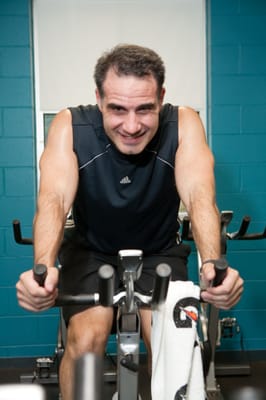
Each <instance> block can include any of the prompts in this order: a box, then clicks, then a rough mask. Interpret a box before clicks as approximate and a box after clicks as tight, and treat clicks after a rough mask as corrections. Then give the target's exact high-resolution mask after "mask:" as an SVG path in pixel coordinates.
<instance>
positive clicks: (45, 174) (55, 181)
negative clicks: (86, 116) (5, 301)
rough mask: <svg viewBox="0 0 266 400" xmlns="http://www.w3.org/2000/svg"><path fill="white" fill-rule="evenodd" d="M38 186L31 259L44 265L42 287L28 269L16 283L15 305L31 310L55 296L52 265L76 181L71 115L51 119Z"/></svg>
mask: <svg viewBox="0 0 266 400" xmlns="http://www.w3.org/2000/svg"><path fill="white" fill-rule="evenodd" d="M40 172H41V173H40V189H39V196H38V203H37V211H36V214H35V218H34V262H35V263H42V264H45V265H47V266H48V274H47V278H46V279H45V282H44V287H40V286H39V285H38V284H37V283H36V282H35V281H34V279H33V274H32V269H29V270H28V271H26V272H24V273H22V274H21V276H20V279H19V281H18V283H17V285H16V288H17V297H18V301H19V304H20V305H21V306H22V307H24V308H26V309H27V310H31V311H39V310H45V309H47V308H49V307H51V306H52V305H53V303H54V300H55V298H56V296H57V281H58V270H57V269H56V268H51V267H54V265H55V260H56V257H57V253H58V250H59V246H60V243H61V241H62V237H63V231H64V224H65V220H66V216H67V214H68V212H69V210H70V208H71V205H72V203H73V200H74V197H75V193H76V190H77V184H78V166H77V160H76V156H75V154H74V152H73V139H72V125H71V114H70V112H69V111H68V110H65V111H62V112H60V113H59V114H58V115H57V116H56V117H55V119H54V120H53V122H52V125H51V128H50V130H49V136H48V142H47V145H46V147H45V150H44V152H43V154H42V157H41V160H40Z"/></svg>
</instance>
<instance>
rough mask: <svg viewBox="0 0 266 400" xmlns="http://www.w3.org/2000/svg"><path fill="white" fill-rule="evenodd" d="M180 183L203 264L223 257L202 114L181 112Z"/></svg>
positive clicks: (212, 174) (178, 172)
mask: <svg viewBox="0 0 266 400" xmlns="http://www.w3.org/2000/svg"><path fill="white" fill-rule="evenodd" d="M175 166H176V167H175V173H176V184H177V189H178V192H179V195H180V197H181V200H182V201H183V203H184V205H185V207H186V210H187V212H188V214H189V217H190V219H191V224H192V230H193V235H194V240H195V242H196V245H197V248H198V250H199V253H200V256H201V259H202V261H204V260H206V259H209V258H219V257H220V218H219V212H218V209H217V207H216V201H215V181H214V173H213V169H214V160H213V156H212V153H211V151H210V149H209V147H208V146H207V143H206V139H205V133H204V128H203V125H202V123H201V120H200V118H199V116H198V114H197V113H196V112H195V111H193V110H191V109H188V108H184V107H181V108H180V109H179V147H178V151H177V153H176V164H175Z"/></svg>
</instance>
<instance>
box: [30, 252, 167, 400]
mask: <svg viewBox="0 0 266 400" xmlns="http://www.w3.org/2000/svg"><path fill="white" fill-rule="evenodd" d="M118 257H119V273H120V278H121V280H122V282H123V285H124V290H123V291H121V292H119V293H117V294H114V271H113V268H112V267H111V266H110V265H103V266H102V267H101V268H100V269H99V292H98V293H94V294H89V295H86V294H81V295H68V294H60V293H59V296H58V298H57V300H56V303H55V306H58V307H62V306H67V305H75V304H76V305H80V304H86V305H89V306H95V305H102V306H106V307H109V306H114V307H117V308H118V312H117V391H116V393H114V395H113V400H140V399H141V397H140V394H139V388H138V386H139V385H138V369H139V344H140V317H139V308H140V307H152V306H156V305H158V304H161V303H162V302H163V301H164V300H165V299H166V295H167V290H168V285H169V281H170V277H171V268H170V267H169V266H168V265H167V264H159V265H158V266H157V268H156V275H155V286H154V289H153V291H152V295H151V296H146V295H143V294H141V293H138V292H136V291H135V290H134V283H135V281H137V280H138V279H139V278H140V276H141V272H142V251H141V250H121V251H120V252H119V254H118ZM33 273H34V278H35V280H36V281H37V282H38V283H39V285H40V286H42V285H43V284H44V280H45V278H46V274H47V268H46V266H45V265H43V264H37V265H35V266H34V268H33ZM75 400H85V398H84V399H81V398H79V399H75Z"/></svg>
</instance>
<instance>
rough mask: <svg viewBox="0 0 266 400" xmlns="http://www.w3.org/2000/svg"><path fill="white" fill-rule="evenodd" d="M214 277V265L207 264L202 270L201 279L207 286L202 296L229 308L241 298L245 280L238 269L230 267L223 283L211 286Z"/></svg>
mask: <svg viewBox="0 0 266 400" xmlns="http://www.w3.org/2000/svg"><path fill="white" fill-rule="evenodd" d="M214 277H215V269H214V265H213V264H211V263H208V264H205V265H204V266H203V268H202V271H201V280H202V283H203V286H204V288H205V289H204V290H203V291H202V293H201V297H202V299H203V300H204V301H206V302H207V303H211V304H213V305H214V306H215V307H217V308H221V309H224V310H228V309H229V308H232V307H233V306H234V305H235V304H237V303H238V301H239V300H240V297H241V294H242V292H243V289H244V288H243V284H244V281H243V279H242V278H241V277H240V276H239V273H238V271H237V270H235V269H233V268H230V267H228V269H227V273H226V276H225V278H224V280H223V282H222V283H221V285H219V286H216V287H211V286H210V285H211V282H212V280H213V279H214Z"/></svg>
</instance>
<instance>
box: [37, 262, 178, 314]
mask: <svg viewBox="0 0 266 400" xmlns="http://www.w3.org/2000/svg"><path fill="white" fill-rule="evenodd" d="M46 276H47V267H46V265H44V264H36V265H34V267H33V277H34V279H35V280H36V282H37V283H38V284H39V285H40V286H43V285H44V281H45V279H46ZM98 278H99V292H96V293H92V294H77V295H76V294H75V295H73V294H67V293H61V294H60V293H59V295H58V297H57V299H56V301H55V304H54V306H55V307H62V306H66V305H88V306H91V307H92V306H96V305H102V306H104V307H110V306H116V305H118V304H119V303H121V301H123V299H124V298H125V297H126V292H125V291H122V292H119V293H117V294H114V269H113V267H112V266H111V265H107V264H106V265H102V266H101V267H100V268H99V271H98ZM170 278H171V268H170V266H169V265H168V264H159V265H158V266H157V267H156V274H155V284H154V290H153V293H152V296H146V295H143V294H141V293H138V292H134V297H135V299H136V301H137V302H138V304H139V305H140V306H141V305H142V306H151V305H152V306H156V305H158V304H161V303H162V302H164V301H165V299H166V296H167V291H168V286H169V282H170Z"/></svg>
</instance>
